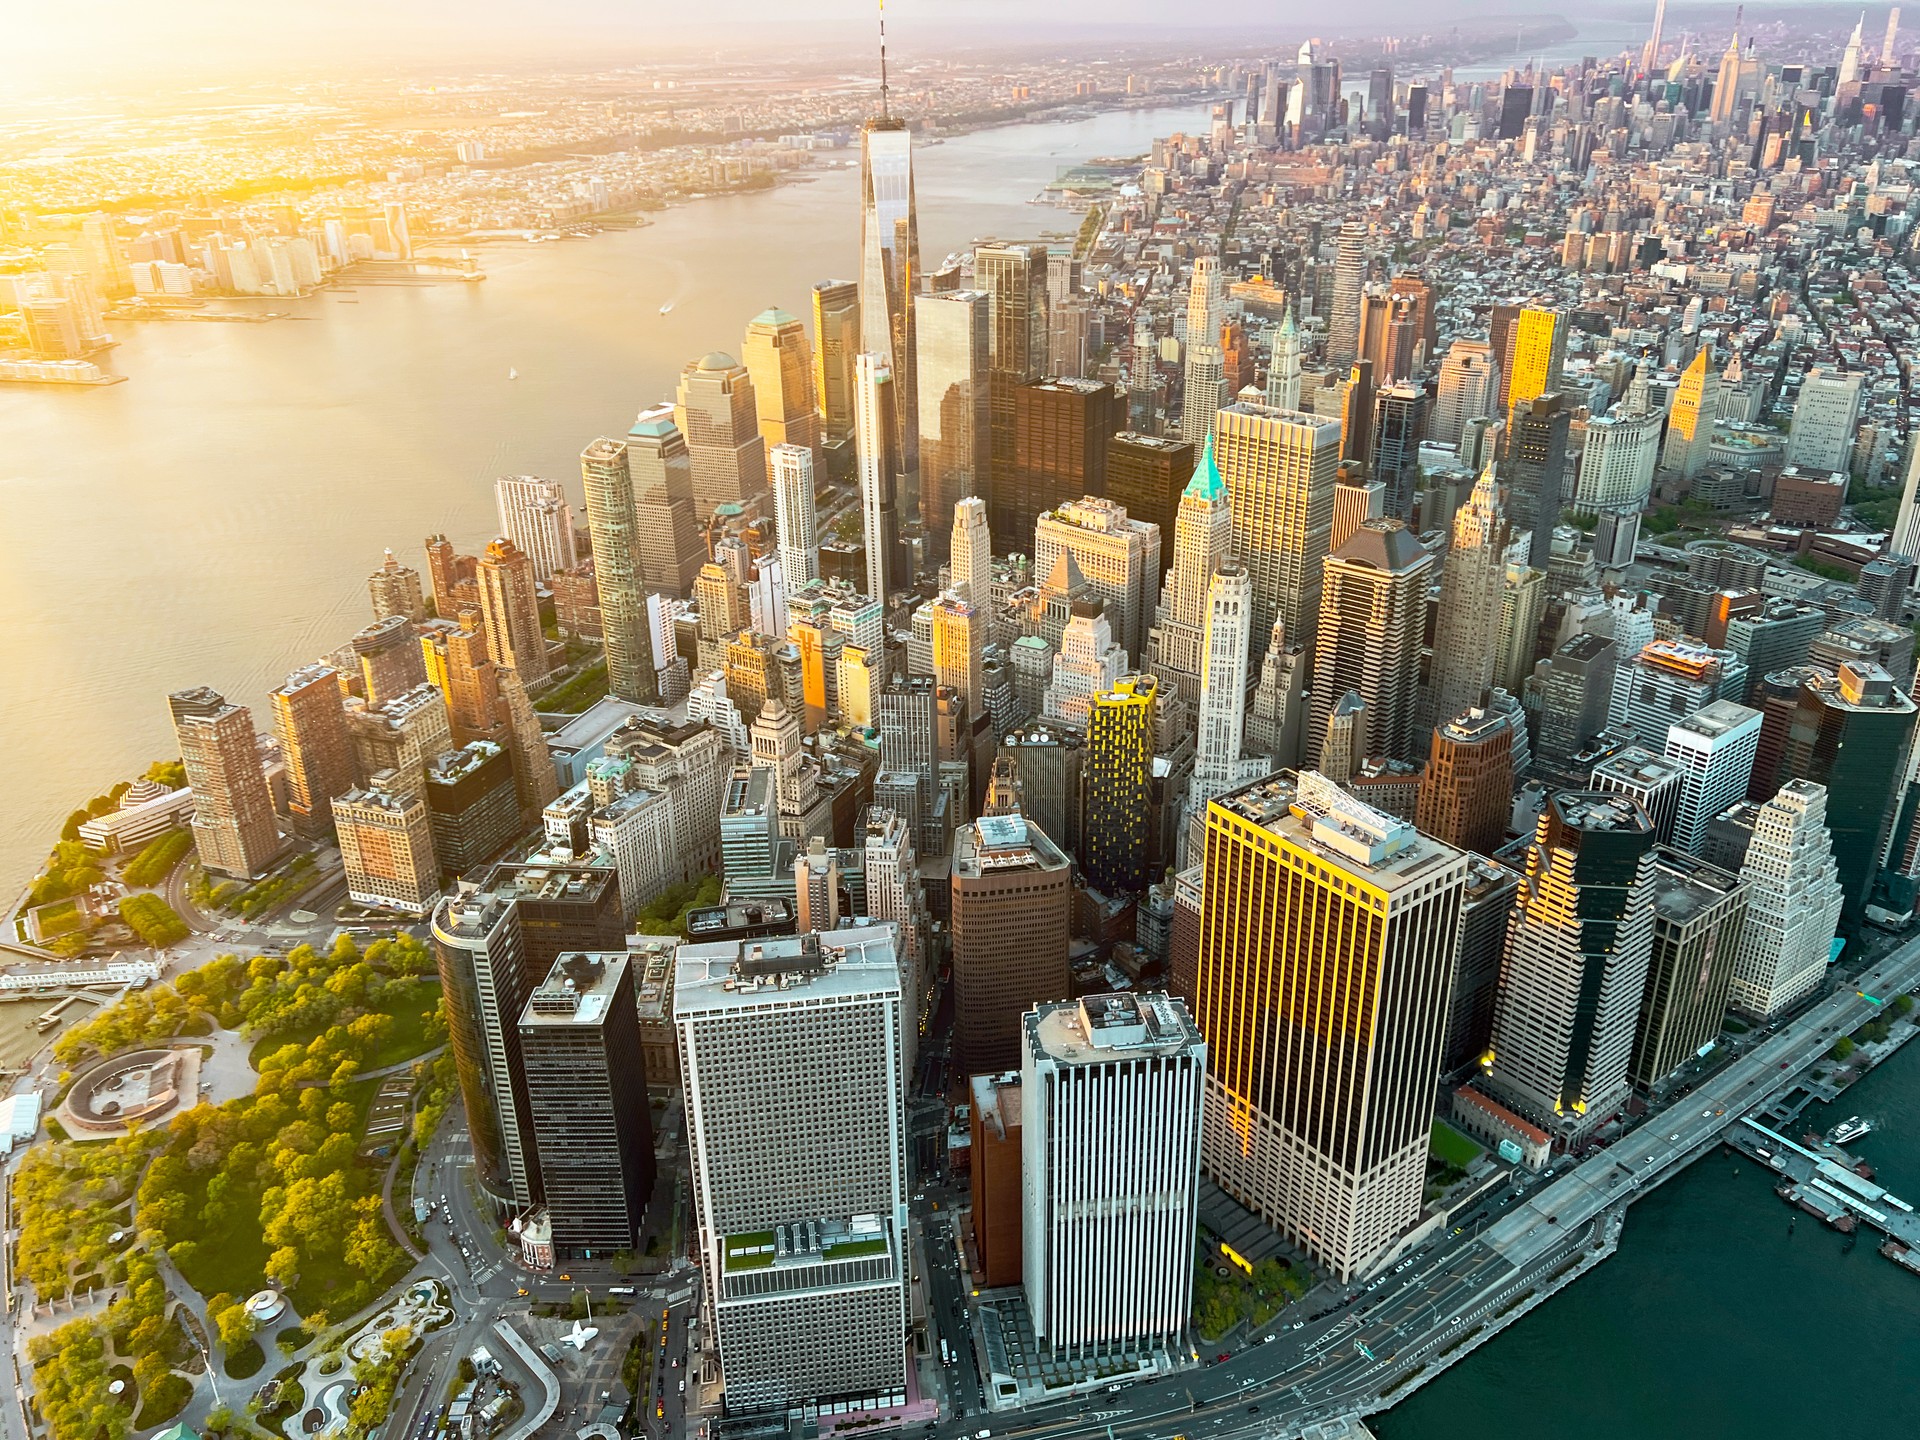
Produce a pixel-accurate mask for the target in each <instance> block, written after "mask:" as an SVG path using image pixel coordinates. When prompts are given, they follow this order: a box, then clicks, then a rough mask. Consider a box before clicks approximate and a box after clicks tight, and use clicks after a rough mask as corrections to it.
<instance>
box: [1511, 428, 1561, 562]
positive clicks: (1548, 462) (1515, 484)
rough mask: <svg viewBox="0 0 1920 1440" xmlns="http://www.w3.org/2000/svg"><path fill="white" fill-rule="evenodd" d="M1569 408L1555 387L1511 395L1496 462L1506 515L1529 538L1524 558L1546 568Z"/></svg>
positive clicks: (1558, 503) (1556, 512) (1556, 514)
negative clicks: (1523, 396) (1519, 397)
mask: <svg viewBox="0 0 1920 1440" xmlns="http://www.w3.org/2000/svg"><path fill="white" fill-rule="evenodd" d="M1571 419H1572V415H1571V412H1569V410H1568V409H1567V407H1566V405H1565V404H1564V403H1562V401H1561V398H1560V396H1559V394H1558V393H1551V394H1546V395H1540V396H1536V397H1534V398H1533V399H1531V400H1526V401H1516V402H1515V403H1514V406H1513V410H1512V414H1511V419H1510V421H1509V423H1508V426H1507V433H1506V456H1505V463H1504V465H1503V467H1502V469H1503V472H1504V477H1505V479H1506V482H1507V516H1508V518H1509V519H1510V520H1511V521H1512V522H1513V526H1514V528H1515V529H1516V530H1527V531H1530V532H1531V533H1532V539H1531V540H1530V541H1529V543H1528V548H1527V564H1528V565H1530V566H1532V567H1533V568H1534V569H1535V570H1542V571H1544V570H1545V569H1546V568H1547V557H1548V556H1549V555H1550V554H1551V553H1552V550H1553V527H1554V526H1555V525H1557V524H1558V523H1559V522H1560V506H1561V501H1562V497H1563V496H1564V494H1565V489H1564V486H1565V483H1566V482H1565V474H1566V468H1567V426H1568V423H1569V421H1570V420H1571Z"/></svg>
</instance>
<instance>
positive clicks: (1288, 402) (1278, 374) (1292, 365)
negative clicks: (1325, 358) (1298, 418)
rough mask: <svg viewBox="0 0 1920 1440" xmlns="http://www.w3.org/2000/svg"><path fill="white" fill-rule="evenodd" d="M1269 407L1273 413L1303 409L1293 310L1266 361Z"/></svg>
mask: <svg viewBox="0 0 1920 1440" xmlns="http://www.w3.org/2000/svg"><path fill="white" fill-rule="evenodd" d="M1267 405H1268V407H1269V408H1270V409H1274V410H1298V409H1299V408H1300V332H1299V330H1297V329H1296V328H1295V327H1294V323H1293V306H1291V305H1289V306H1287V313H1286V315H1285V317H1284V318H1283V319H1282V320H1281V321H1280V329H1279V330H1278V331H1277V332H1276V333H1275V334H1274V337H1273V353H1272V355H1271V356H1270V357H1269V359H1268V361H1267Z"/></svg>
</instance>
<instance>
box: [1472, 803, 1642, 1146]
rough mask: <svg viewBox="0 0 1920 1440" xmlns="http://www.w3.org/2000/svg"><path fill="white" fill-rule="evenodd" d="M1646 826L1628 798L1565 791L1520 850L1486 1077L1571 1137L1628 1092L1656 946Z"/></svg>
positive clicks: (1507, 1099) (1552, 1129)
mask: <svg viewBox="0 0 1920 1440" xmlns="http://www.w3.org/2000/svg"><path fill="white" fill-rule="evenodd" d="M1653 871H1654V858H1653V826H1652V824H1651V823H1650V822H1649V821H1648V819H1647V816H1646V812H1645V811H1643V810H1641V808H1640V807H1639V806H1638V805H1636V804H1634V802H1633V801H1632V800H1630V799H1628V798H1627V797H1626V796H1624V795H1609V794H1604V793H1602V792H1600V791H1580V790H1568V791H1561V792H1559V793H1557V794H1555V795H1553V796H1552V797H1551V798H1549V799H1548V801H1547V808H1546V810H1545V812H1544V813H1543V814H1542V815H1541V817H1540V823H1539V827H1538V829H1537V830H1536V831H1535V832H1534V840H1533V845H1532V846H1531V847H1530V848H1529V850H1528V851H1527V878H1526V880H1525V882H1524V883H1523V884H1522V885H1521V887H1520V897H1519V900H1518V902H1517V905H1516V907H1515V910H1514V916H1513V921H1512V924H1511V926H1510V928H1509V929H1508V932H1507V959H1506V964H1505V966H1504V967H1503V969H1502V972H1501V977H1500V996H1499V999H1498V1002H1497V1003H1496V1005H1495V1010H1494V1021H1493V1047H1492V1054H1493V1061H1492V1065H1491V1068H1490V1069H1489V1070H1488V1072H1487V1084H1488V1085H1489V1086H1490V1087H1491V1088H1492V1090H1493V1092H1494V1094H1495V1095H1496V1096H1497V1097H1498V1098H1499V1099H1500V1100H1502V1101H1503V1102H1504V1103H1506V1104H1508V1105H1511V1106H1512V1107H1513V1108H1514V1109H1515V1110H1517V1111H1519V1112H1520V1114H1522V1115H1523V1116H1525V1117H1527V1118H1528V1119H1530V1120H1531V1121H1533V1122H1534V1123H1535V1124H1537V1125H1539V1126H1540V1127H1541V1128H1543V1129H1545V1130H1546V1131H1547V1132H1548V1133H1549V1134H1550V1135H1552V1136H1554V1137H1555V1139H1557V1140H1559V1141H1561V1142H1562V1143H1565V1144H1568V1145H1575V1144H1578V1143H1580V1142H1581V1141H1583V1140H1584V1139H1585V1138H1586V1137H1587V1136H1588V1135H1590V1134H1592V1133H1593V1131H1594V1130H1595V1129H1597V1128H1598V1127H1599V1126H1600V1125H1601V1124H1602V1123H1604V1122H1605V1121H1606V1120H1607V1119H1608V1118H1610V1117H1611V1116H1612V1115H1614V1114H1615V1113H1616V1112H1617V1111H1618V1110H1619V1109H1620V1107H1621V1106H1622V1105H1624V1104H1625V1103H1626V1101H1627V1098H1628V1095H1629V1094H1630V1092H1631V1085H1630V1081H1629V1070H1630V1064H1631V1061H1632V1057H1633V1039H1634V1031H1635V1027H1636V1026H1637V1024H1638V1022H1639V1017H1640V1003H1641V999H1642V996H1643V994H1644V992H1645V990H1646V984H1647V963H1648V960H1649V958H1650V956H1651V954H1652V950H1653V892H1654V885H1653Z"/></svg>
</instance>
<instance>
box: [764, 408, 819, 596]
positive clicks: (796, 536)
mask: <svg viewBox="0 0 1920 1440" xmlns="http://www.w3.org/2000/svg"><path fill="white" fill-rule="evenodd" d="M767 456H768V459H769V460H770V461H771V463H772V465H773V516H774V528H775V535H776V538H777V540H778V544H779V550H780V578H781V579H782V580H783V581H784V582H785V584H786V587H787V594H788V596H789V597H791V596H793V595H795V594H797V593H798V592H799V589H800V587H801V586H802V585H805V584H808V583H809V582H810V581H814V580H818V579H819V578H820V530H819V524H818V521H817V520H816V519H815V515H814V500H813V451H812V450H810V449H808V448H807V447H806V446H804V445H775V446H774V447H773V448H772V449H771V450H769V451H768V452H767Z"/></svg>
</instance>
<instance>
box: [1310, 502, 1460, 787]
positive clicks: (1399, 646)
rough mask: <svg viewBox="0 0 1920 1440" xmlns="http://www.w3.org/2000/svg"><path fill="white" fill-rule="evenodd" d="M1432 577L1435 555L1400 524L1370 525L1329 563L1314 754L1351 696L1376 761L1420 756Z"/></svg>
mask: <svg viewBox="0 0 1920 1440" xmlns="http://www.w3.org/2000/svg"><path fill="white" fill-rule="evenodd" d="M1432 571H1433V553H1432V552H1431V551H1429V550H1428V549H1427V548H1426V547H1425V546H1423V545H1422V544H1421V543H1420V542H1419V541H1418V540H1417V539H1415V538H1414V536H1413V534H1412V532H1411V531H1409V530H1408V529H1407V527H1406V526H1405V525H1404V524H1402V523H1401V522H1400V521H1398V520H1369V521H1367V523H1366V524H1364V525H1362V526H1361V527H1360V528H1359V529H1358V530H1356V531H1355V532H1354V534H1353V537H1352V538H1351V539H1350V540H1348V541H1347V543H1346V544H1345V545H1342V546H1341V547H1340V548H1339V549H1338V550H1336V551H1335V552H1334V553H1333V554H1332V555H1330V556H1328V557H1327V561H1326V580H1325V587H1324V590H1323V592H1322V595H1321V602H1320V627H1319V631H1318V638H1317V641H1316V643H1315V646H1314V652H1313V707H1312V710H1311V711H1310V713H1309V718H1308V721H1307V744H1308V750H1309V753H1310V754H1311V755H1313V756H1315V757H1317V756H1318V755H1319V751H1320V744H1321V739H1322V737H1323V736H1324V735H1325V733H1326V725H1327V716H1328V715H1329V714H1330V713H1331V712H1332V709H1333V706H1334V703H1335V702H1336V701H1337V700H1338V699H1339V698H1340V697H1341V696H1343V695H1345V694H1346V693H1347V692H1348V691H1353V692H1354V693H1356V694H1358V695H1359V697H1360V698H1361V700H1362V701H1364V702H1365V704H1366V707H1367V732H1368V734H1367V743H1368V753H1369V754H1375V755H1384V756H1386V757H1388V758H1389V759H1394V760H1406V759H1410V758H1412V757H1413V756H1414V755H1415V754H1416V753H1417V752H1418V749H1419V747H1418V746H1417V745H1416V739H1415V733H1414V732H1415V710H1416V707H1417V704H1418V700H1419V683H1420V667H1419V660H1420V635H1421V630H1422V628H1423V626H1424V623H1425V619H1426V603H1427V586H1428V583H1429V580H1430V577H1431V574H1432ZM1354 758H1355V759H1358V758H1360V757H1358V756H1356V757H1354Z"/></svg>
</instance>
